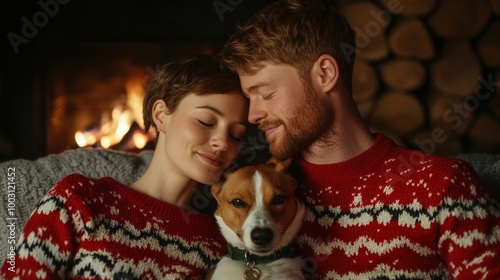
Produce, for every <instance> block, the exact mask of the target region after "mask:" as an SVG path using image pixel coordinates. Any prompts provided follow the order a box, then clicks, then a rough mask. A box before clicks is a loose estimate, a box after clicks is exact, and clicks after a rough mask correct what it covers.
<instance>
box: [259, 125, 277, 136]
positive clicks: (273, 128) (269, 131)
mask: <svg viewBox="0 0 500 280" xmlns="http://www.w3.org/2000/svg"><path fill="white" fill-rule="evenodd" d="M278 127H279V125H274V126H267V127H262V128H260V129H261V130H263V131H264V132H265V133H266V138H269V136H271V134H273V132H275V131H276V129H278Z"/></svg>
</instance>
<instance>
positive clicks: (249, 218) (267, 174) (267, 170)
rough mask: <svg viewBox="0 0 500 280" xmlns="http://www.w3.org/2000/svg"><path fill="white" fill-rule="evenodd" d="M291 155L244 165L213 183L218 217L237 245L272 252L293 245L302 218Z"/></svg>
mask: <svg viewBox="0 0 500 280" xmlns="http://www.w3.org/2000/svg"><path fill="white" fill-rule="evenodd" d="M290 163H291V159H289V160H286V161H282V162H279V161H276V160H274V159H271V160H270V161H269V162H267V163H265V164H260V165H254V166H247V167H243V168H240V169H238V170H236V171H234V172H232V173H229V174H225V176H224V177H225V178H224V179H222V180H221V181H220V182H219V183H217V184H215V185H213V186H212V194H213V196H214V197H215V199H216V200H217V203H218V207H217V210H216V211H215V217H216V219H217V222H218V223H219V226H220V227H221V232H222V234H223V235H224V237H225V238H226V240H227V241H228V242H229V243H230V244H231V245H233V246H235V247H238V248H240V249H244V250H248V251H249V252H250V253H252V254H256V255H268V254H270V253H272V252H274V251H275V250H277V249H280V248H282V247H284V246H287V245H289V243H291V242H292V240H293V238H294V236H295V234H296V232H297V231H298V229H299V227H300V224H301V222H302V217H303V214H304V206H303V205H302V204H301V203H299V202H298V200H297V199H296V198H295V189H296V187H297V182H296V181H295V179H294V178H293V177H291V176H290V175H289V174H288V173H287V172H286V169H287V168H288V166H289V165H290Z"/></svg>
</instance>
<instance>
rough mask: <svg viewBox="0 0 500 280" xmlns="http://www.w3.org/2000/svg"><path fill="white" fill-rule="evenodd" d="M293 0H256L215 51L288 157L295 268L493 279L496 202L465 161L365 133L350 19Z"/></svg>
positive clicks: (343, 274) (353, 275) (496, 273)
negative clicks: (295, 207)
mask: <svg viewBox="0 0 500 280" xmlns="http://www.w3.org/2000/svg"><path fill="white" fill-rule="evenodd" d="M303 2H304V3H301V1H299V0H289V1H278V2H275V3H273V4H271V5H270V6H268V7H266V8H264V9H262V10H261V11H260V12H258V13H257V14H256V15H254V16H253V17H252V18H251V19H249V20H248V21H247V22H246V23H245V24H244V25H243V26H240V27H238V29H237V31H236V33H235V34H234V35H233V36H232V37H231V38H230V39H229V41H228V43H227V44H226V45H225V46H224V48H223V50H222V52H221V54H222V56H223V57H224V59H225V61H226V63H227V64H228V65H229V66H230V67H231V68H232V69H233V70H234V71H237V72H238V74H239V76H240V81H241V85H242V88H243V91H244V92H245V94H246V95H247V96H248V98H249V99H250V110H249V121H250V122H252V123H255V124H258V126H259V128H260V129H262V130H264V131H265V134H266V138H267V140H268V142H269V150H270V152H271V153H272V154H273V155H275V156H277V157H279V158H282V159H283V158H287V157H292V156H295V157H296V167H297V169H296V170H294V171H293V172H294V173H295V174H296V175H297V178H298V179H299V181H300V182H301V188H300V189H299V196H300V197H301V198H302V199H303V201H304V202H305V203H306V205H307V208H308V212H307V213H306V217H305V221H304V225H303V229H302V232H301V234H300V236H299V237H298V245H299V246H300V247H301V249H302V250H301V253H302V254H303V256H304V258H305V260H306V267H305V268H304V271H305V273H306V274H307V275H308V276H310V277H317V278H320V279H382V278H383V279H449V278H455V279H500V206H499V204H498V202H497V201H495V200H494V199H493V198H492V196H491V195H489V194H488V193H487V191H486V190H485V188H484V186H483V185H482V183H481V182H480V180H479V179H478V177H477V175H476V174H475V173H474V171H473V170H472V168H471V167H470V165H468V164H467V163H465V162H462V161H458V160H453V159H448V158H444V157H438V156H433V155H427V154H424V153H420V152H417V151H411V150H408V149H405V148H402V147H399V146H397V145H395V144H394V143H393V142H392V141H391V140H390V139H389V138H387V137H385V136H383V135H381V134H373V133H371V132H370V130H369V129H368V128H367V127H366V125H365V124H364V123H363V121H362V118H361V117H360V115H359V113H358V111H357V108H356V105H355V103H354V101H353V98H352V95H351V91H352V85H351V79H352V71H353V62H354V53H352V52H350V51H348V50H351V49H352V46H354V33H353V31H352V29H351V28H350V27H349V25H348V23H347V21H346V20H345V18H344V17H342V16H341V15H340V14H338V13H337V12H336V11H335V10H334V9H332V8H331V7H328V6H327V5H325V4H322V3H320V2H316V1H303ZM349 46H350V47H351V48H349ZM346 50H347V51H346Z"/></svg>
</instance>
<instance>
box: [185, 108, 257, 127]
mask: <svg viewBox="0 0 500 280" xmlns="http://www.w3.org/2000/svg"><path fill="white" fill-rule="evenodd" d="M195 108H196V109H208V110H210V111H212V112H214V113H215V114H217V115H219V116H221V117H224V116H225V115H224V113H222V111H221V110H219V109H217V108H215V107H213V106H210V105H203V106H198V107H195ZM238 123H239V124H242V125H244V126H247V125H248V123H247V122H246V120H245V121H239V122H238Z"/></svg>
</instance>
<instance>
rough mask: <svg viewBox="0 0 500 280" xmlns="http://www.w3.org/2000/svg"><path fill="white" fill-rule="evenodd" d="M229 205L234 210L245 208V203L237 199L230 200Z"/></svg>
mask: <svg viewBox="0 0 500 280" xmlns="http://www.w3.org/2000/svg"><path fill="white" fill-rule="evenodd" d="M231 204H232V205H233V206H234V207H236V208H243V207H246V206H247V204H246V203H245V201H243V200H241V199H238V198H236V199H233V200H231Z"/></svg>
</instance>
